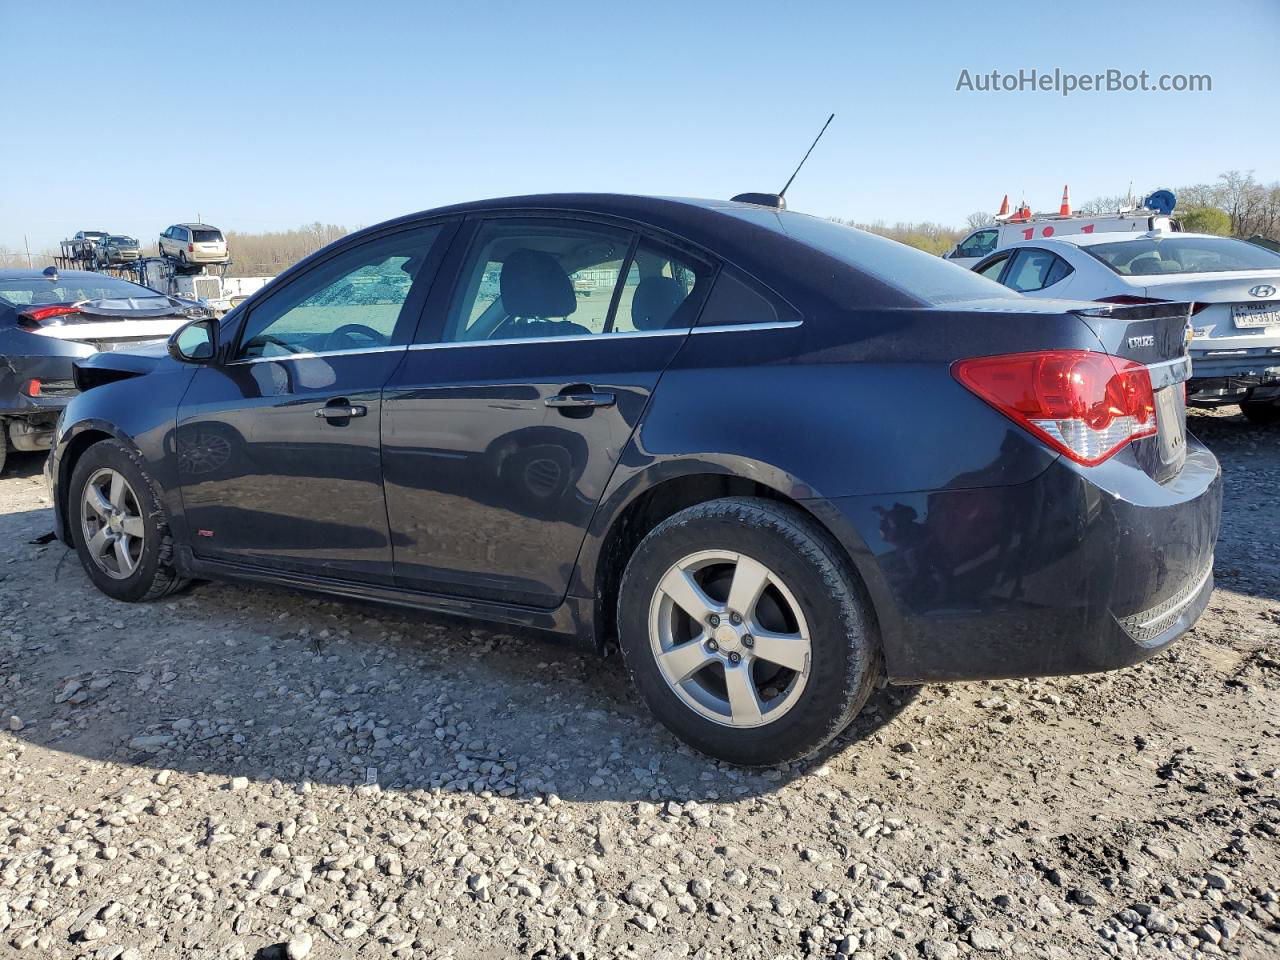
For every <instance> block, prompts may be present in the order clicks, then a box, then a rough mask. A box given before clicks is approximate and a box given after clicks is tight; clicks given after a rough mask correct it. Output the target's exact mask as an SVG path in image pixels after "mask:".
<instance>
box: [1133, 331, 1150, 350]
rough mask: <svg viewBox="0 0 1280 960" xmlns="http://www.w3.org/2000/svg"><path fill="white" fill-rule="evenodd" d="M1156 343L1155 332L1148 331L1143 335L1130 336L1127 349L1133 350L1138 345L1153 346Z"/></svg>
mask: <svg viewBox="0 0 1280 960" xmlns="http://www.w3.org/2000/svg"><path fill="white" fill-rule="evenodd" d="M1155 345H1156V338H1155V334H1151V333H1148V334H1147V335H1146V336H1145V337H1130V338H1129V349H1131V350H1135V349H1137V348H1138V347H1154V346H1155Z"/></svg>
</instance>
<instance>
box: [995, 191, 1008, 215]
mask: <svg viewBox="0 0 1280 960" xmlns="http://www.w3.org/2000/svg"><path fill="white" fill-rule="evenodd" d="M1008 215H1009V195H1008V194H1007V193H1006V194H1005V195H1004V199H1003V200H1001V201H1000V212H999V213H997V214H996V219H997V220H999V219H1000V218H1001V217H1007V216H1008Z"/></svg>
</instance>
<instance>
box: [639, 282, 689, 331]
mask: <svg viewBox="0 0 1280 960" xmlns="http://www.w3.org/2000/svg"><path fill="white" fill-rule="evenodd" d="M685 296H686V293H685V289H684V286H683V285H682V284H681V283H680V282H679V281H678V280H673V279H672V278H671V277H661V276H659V277H645V278H644V279H643V280H641V281H640V282H639V283H638V284H636V292H635V294H633V295H632V297H631V324H632V326H634V327H635V328H636V329H637V330H665V329H666V327H667V324H669V323H670V322H671V318H672V317H674V316H675V313H676V310H677V309H679V307H680V304H682V303H684V298H685Z"/></svg>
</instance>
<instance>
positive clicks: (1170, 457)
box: [1156, 386, 1187, 463]
mask: <svg viewBox="0 0 1280 960" xmlns="http://www.w3.org/2000/svg"><path fill="white" fill-rule="evenodd" d="M1156 427H1157V428H1158V430H1159V436H1160V459H1161V460H1162V461H1164V462H1165V463H1172V462H1174V461H1175V460H1177V459H1178V458H1180V457H1183V456H1185V455H1186V446H1187V413H1186V408H1185V406H1184V405H1183V402H1182V389H1181V387H1178V386H1173V387H1165V388H1164V389H1163V390H1157V391H1156Z"/></svg>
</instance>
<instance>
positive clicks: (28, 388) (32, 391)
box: [19, 380, 40, 397]
mask: <svg viewBox="0 0 1280 960" xmlns="http://www.w3.org/2000/svg"><path fill="white" fill-rule="evenodd" d="M19 389H20V390H21V391H22V392H23V393H25V394H26V395H27V396H28V397H38V396H40V381H39V380H27V381H26V382H25V383H23V384H22V386H21V387H20V388H19Z"/></svg>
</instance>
